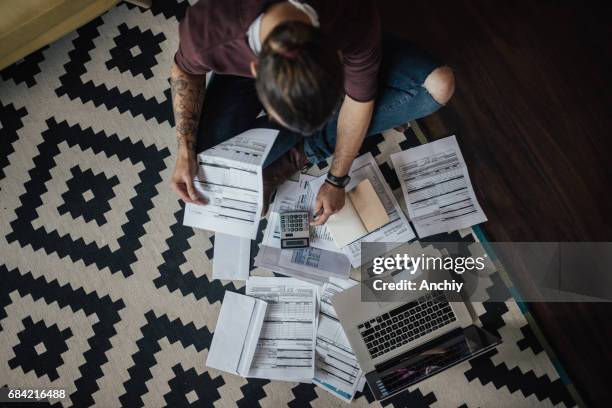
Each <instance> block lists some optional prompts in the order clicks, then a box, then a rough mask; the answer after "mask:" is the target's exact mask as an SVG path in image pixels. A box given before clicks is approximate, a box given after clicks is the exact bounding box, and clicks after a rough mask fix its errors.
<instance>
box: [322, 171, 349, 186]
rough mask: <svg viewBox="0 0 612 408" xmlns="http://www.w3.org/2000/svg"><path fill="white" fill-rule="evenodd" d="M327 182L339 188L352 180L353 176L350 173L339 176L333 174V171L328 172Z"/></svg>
mask: <svg viewBox="0 0 612 408" xmlns="http://www.w3.org/2000/svg"><path fill="white" fill-rule="evenodd" d="M325 181H326V182H328V183H329V184H331V185H332V186H335V187H338V188H344V187H346V185H347V184H348V183H349V182H350V181H351V177H350V176H349V175H346V176H342V177H338V176H334V175H333V174H331V172H329V173H327V178H326V179H325Z"/></svg>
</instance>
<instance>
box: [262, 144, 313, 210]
mask: <svg viewBox="0 0 612 408" xmlns="http://www.w3.org/2000/svg"><path fill="white" fill-rule="evenodd" d="M308 164H310V163H309V162H308V158H307V157H306V155H305V154H304V142H303V141H301V142H299V143H298V144H297V145H296V146H295V147H292V148H291V150H289V151H288V152H287V153H285V154H284V155H282V156H281V157H279V158H278V159H276V161H275V162H274V163H272V164H270V165H269V166H268V167H266V168H265V169H263V204H264V207H263V211H262V214H261V215H262V216H265V215H266V214H267V213H268V209H269V206H270V200H271V199H272V195H273V194H274V192H275V191H276V188H277V187H278V186H280V185H281V184H283V183H284V182H285V181H286V180H287V179H289V177H291V176H292V175H294V174H295V173H296V172H298V171H300V170H302V169H303V168H304V167H306V166H308Z"/></svg>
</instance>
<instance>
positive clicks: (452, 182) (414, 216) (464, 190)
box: [391, 135, 487, 238]
mask: <svg viewBox="0 0 612 408" xmlns="http://www.w3.org/2000/svg"><path fill="white" fill-rule="evenodd" d="M391 160H392V161H393V166H394V167H395V171H396V173H397V176H398V177H399V180H400V183H401V185H402V191H403V193H404V198H405V199H406V206H407V207H408V215H409V217H410V219H411V221H412V223H413V224H414V226H415V228H416V230H417V233H418V234H419V237H421V238H422V237H428V236H430V235H434V234H440V233H449V232H453V231H455V230H458V229H462V228H466V227H471V226H473V225H476V224H479V223H481V222H485V221H487V217H486V216H485V214H484V212H483V211H482V208H481V207H480V204H478V200H477V199H476V195H475V194H474V190H473V189H472V183H471V181H470V176H469V174H468V171H467V166H466V165H465V161H464V160H463V155H462V154H461V150H460V149H459V145H458V144H457V139H456V138H455V136H454V135H453V136H449V137H446V138H444V139H440V140H436V141H434V142H431V143H427V144H424V145H421V146H417V147H413V148H411V149H408V150H405V151H402V152H399V153H394V154H392V155H391Z"/></svg>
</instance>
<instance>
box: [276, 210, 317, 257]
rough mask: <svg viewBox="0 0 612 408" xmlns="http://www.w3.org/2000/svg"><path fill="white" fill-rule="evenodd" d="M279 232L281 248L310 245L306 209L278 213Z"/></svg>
mask: <svg viewBox="0 0 612 408" xmlns="http://www.w3.org/2000/svg"><path fill="white" fill-rule="evenodd" d="M280 234H281V236H280V239H281V248H282V249H293V248H306V247H308V246H309V245H310V225H309V221H308V211H287V212H283V213H280Z"/></svg>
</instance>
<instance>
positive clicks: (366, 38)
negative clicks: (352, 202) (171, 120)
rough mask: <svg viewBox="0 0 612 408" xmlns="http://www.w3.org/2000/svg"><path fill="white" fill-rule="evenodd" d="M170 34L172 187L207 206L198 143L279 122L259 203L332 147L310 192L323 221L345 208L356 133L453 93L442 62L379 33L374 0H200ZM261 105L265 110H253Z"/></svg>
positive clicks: (396, 122) (415, 114) (416, 114)
mask: <svg viewBox="0 0 612 408" xmlns="http://www.w3.org/2000/svg"><path fill="white" fill-rule="evenodd" d="M179 35H180V39H179V40H180V43H179V49H178V51H177V53H176V55H175V58H174V64H173V65H172V72H171V83H172V93H173V106H174V115H175V119H176V131H177V138H178V152H177V161H176V167H175V169H174V173H173V175H172V179H171V187H172V188H173V189H174V190H175V191H176V193H177V194H178V195H179V196H180V198H181V199H182V200H183V201H185V202H189V203H197V204H202V205H205V203H204V202H203V200H202V199H201V198H200V197H198V195H197V193H196V190H195V188H194V186H193V177H194V176H195V174H196V173H197V161H196V154H197V153H198V152H200V151H202V150H205V149H207V148H209V147H212V146H214V145H217V144H219V143H221V142H223V141H224V140H227V139H229V138H231V137H233V136H235V135H237V134H239V133H241V132H244V131H245V130H248V129H250V128H254V127H277V128H279V129H280V134H279V136H278V137H277V140H276V142H275V144H274V146H273V147H272V151H271V152H270V154H269V156H268V157H267V159H266V162H265V164H264V167H265V169H264V173H263V176H264V200H265V204H266V205H267V204H268V202H269V200H270V198H271V196H272V193H273V191H274V190H275V188H276V187H277V186H278V185H280V184H281V183H283V182H284V181H285V180H286V179H287V178H288V177H289V176H291V175H292V174H294V173H295V172H296V171H298V170H300V169H302V168H304V167H305V166H307V165H309V164H314V163H318V162H320V161H322V160H325V159H326V158H328V157H329V156H331V155H332V154H333V156H334V158H333V161H332V164H331V169H330V172H329V174H328V176H327V181H328V182H326V183H324V184H323V186H322V187H321V189H320V190H319V192H318V195H317V200H316V210H317V211H318V212H319V217H318V218H317V221H316V224H323V223H325V222H326V221H327V218H329V216H330V215H331V214H333V213H335V212H337V211H339V210H340V209H341V208H342V207H343V206H344V197H345V194H344V187H345V185H346V183H347V182H348V177H346V176H347V174H348V172H349V169H350V167H351V164H352V162H353V160H354V158H355V157H356V156H357V154H358V152H359V149H360V147H361V144H362V142H363V139H364V137H366V136H369V135H374V134H377V133H380V132H382V131H383V130H386V129H390V128H392V127H397V126H400V125H403V124H405V123H406V122H408V121H410V120H413V119H417V118H421V117H424V116H427V115H429V114H431V113H433V112H435V111H436V110H438V109H439V108H440V107H441V106H442V105H444V104H445V103H447V102H448V100H449V99H450V98H451V96H452V94H453V91H454V76H453V72H452V70H451V69H450V68H449V67H447V66H443V65H441V64H440V63H439V62H437V61H436V60H434V59H433V58H432V57H430V56H428V55H427V54H426V53H424V52H422V51H420V50H418V49H416V48H415V47H414V46H412V45H411V44H409V43H407V42H406V41H402V40H398V39H394V38H384V39H381V28H380V20H379V16H378V13H377V11H376V7H375V4H374V1H373V0H352V1H349V0H312V1H308V2H300V1H298V0H288V1H274V0H223V1H212V0H200V2H199V3H197V4H195V5H194V6H192V7H190V8H189V9H188V11H187V14H186V16H185V18H184V19H183V20H182V22H181V24H180V28H179ZM209 72H212V73H213V75H212V77H211V79H210V81H209V83H208V85H207V86H206V84H205V76H206V74H207V73H209ZM204 95H206V97H205V96H204ZM262 109H264V110H265V111H266V112H267V115H266V116H264V117H260V118H257V117H258V115H259V114H260V113H261V111H262ZM272 122H274V123H272Z"/></svg>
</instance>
